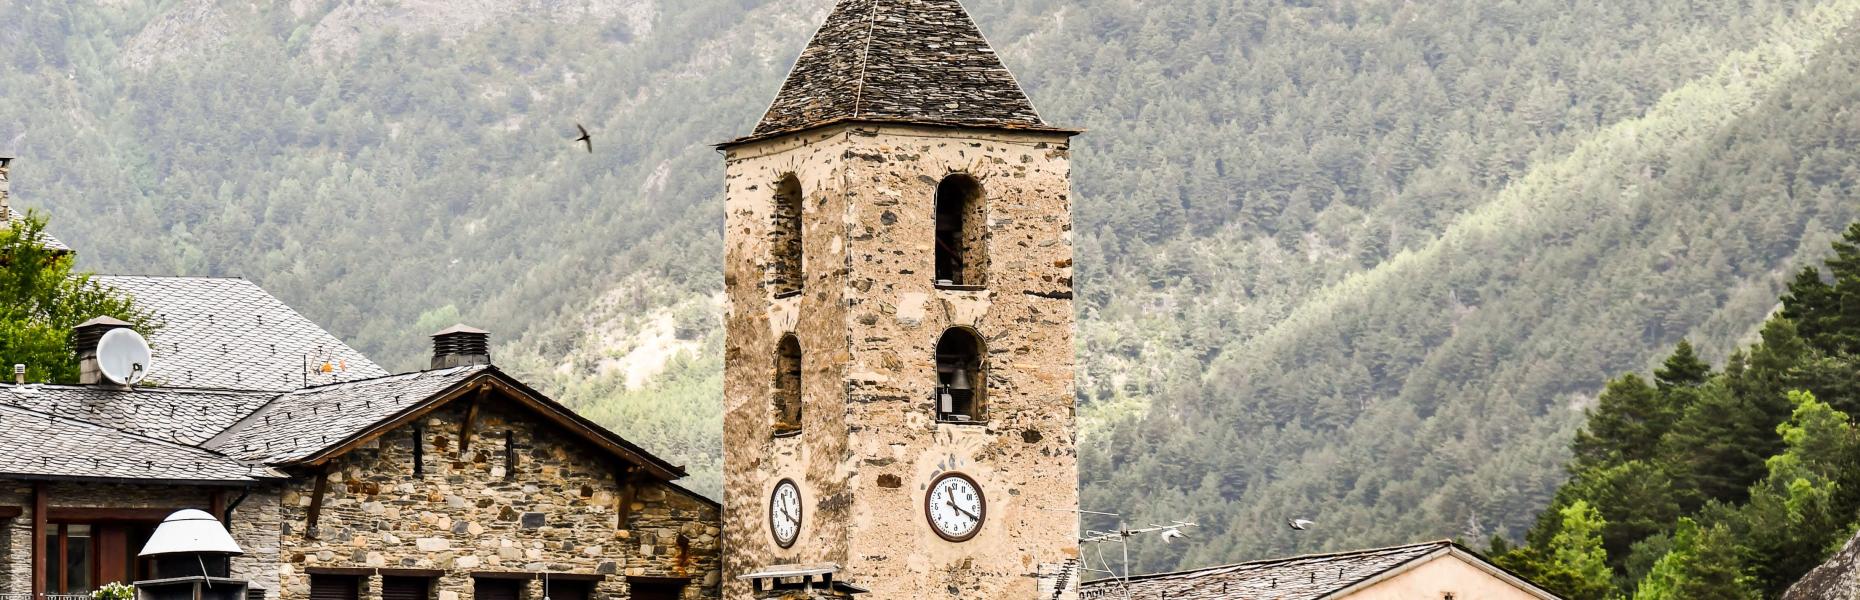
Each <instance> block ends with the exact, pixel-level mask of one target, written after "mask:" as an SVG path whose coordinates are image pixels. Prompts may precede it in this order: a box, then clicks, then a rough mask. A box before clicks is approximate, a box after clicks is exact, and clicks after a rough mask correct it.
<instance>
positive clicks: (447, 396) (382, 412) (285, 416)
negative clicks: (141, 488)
mask: <svg viewBox="0 0 1860 600" xmlns="http://www.w3.org/2000/svg"><path fill="white" fill-rule="evenodd" d="M491 388H495V389H498V390H500V391H502V392H504V393H505V396H506V397H508V398H511V399H515V400H517V401H518V402H517V404H520V405H524V406H527V407H528V408H529V409H531V410H533V411H535V412H537V413H539V414H541V415H543V416H544V417H546V418H550V419H551V420H553V421H555V423H556V424H557V425H559V426H561V427H563V428H564V429H566V430H567V431H568V433H570V434H574V435H576V436H577V437H581V438H582V439H583V440H584V441H586V442H589V443H591V444H592V445H594V446H596V447H599V448H601V449H602V450H604V451H607V452H609V453H610V454H613V455H616V456H617V457H619V458H621V459H622V460H624V461H627V462H630V463H633V464H637V465H640V466H642V467H644V468H645V469H646V470H647V471H648V472H650V473H651V474H652V475H653V476H654V477H657V478H659V479H662V480H665V481H671V480H674V479H679V478H682V477H684V476H685V471H684V469H683V468H682V467H679V466H677V465H673V464H671V463H667V462H665V461H664V459H661V458H659V457H657V456H654V455H653V454H652V453H651V452H647V451H646V450H645V449H643V448H640V447H639V446H637V445H634V444H633V443H632V442H628V441H626V440H625V439H623V438H621V437H620V436H619V435H618V434H615V433H613V432H612V431H608V430H607V429H606V428H605V427H601V426H600V425H597V424H595V423H594V422H592V421H589V420H587V419H586V418H583V417H581V416H580V415H577V414H575V412H574V411H571V410H569V409H568V408H566V407H564V406H562V405H560V404H557V403H556V402H555V401H554V400H551V399H549V398H548V397H547V396H544V395H542V394H541V393H539V392H537V391H535V390H533V389H530V388H529V387H528V386H525V385H523V384H522V383H521V382H518V381H516V380H515V379H514V378H511V377H509V376H507V375H505V374H504V373H503V372H502V371H499V370H497V368H496V367H491V366H471V367H458V368H453V369H444V370H439V371H425V372H420V373H410V374H406V375H395V376H392V377H383V378H380V379H370V380H365V381H352V382H345V383H339V384H332V385H327V386H322V387H315V388H308V389H303V390H298V391H295V392H291V393H288V394H283V395H280V396H278V397H277V398H276V399H274V400H272V401H271V402H269V403H267V404H265V406H264V407H263V408H260V409H258V410H257V411H256V412H253V413H252V414H251V415H250V416H247V417H246V418H244V419H242V420H240V421H239V422H238V423H236V424H234V425H233V426H231V427H229V428H227V430H226V431H224V432H222V433H221V434H220V435H218V436H215V437H214V438H213V439H211V440H208V441H207V442H206V443H204V444H203V446H204V447H206V448H208V449H212V450H216V451H219V452H223V453H226V454H227V455H230V456H233V457H236V458H239V459H242V460H247V461H254V462H263V463H266V464H270V465H274V466H293V465H300V464H315V463H320V462H322V461H325V460H328V459H330V458H334V457H336V456H340V455H342V454H343V453H345V452H346V451H347V450H349V449H351V448H353V447H354V446H356V445H358V444H360V443H362V442H366V441H367V440H370V439H374V438H375V437H378V436H379V435H381V434H383V433H386V432H388V431H392V430H394V429H397V428H399V427H400V426H402V425H404V424H406V423H407V422H409V421H411V420H412V419H415V418H418V417H420V416H421V415H424V414H426V413H429V412H431V411H433V410H436V409H438V408H439V407H441V406H444V405H446V404H448V403H450V402H451V401H453V400H456V399H458V398H459V397H461V396H463V395H464V393H465V392H466V391H468V390H471V389H491Z"/></svg>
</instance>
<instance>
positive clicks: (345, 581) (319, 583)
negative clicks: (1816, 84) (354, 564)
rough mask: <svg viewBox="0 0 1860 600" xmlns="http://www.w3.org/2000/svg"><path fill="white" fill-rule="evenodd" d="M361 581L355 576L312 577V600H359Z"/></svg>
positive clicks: (314, 575) (315, 575)
mask: <svg viewBox="0 0 1860 600" xmlns="http://www.w3.org/2000/svg"><path fill="white" fill-rule="evenodd" d="M360 583H361V579H360V578H358V577H355V576H353V575H317V574H312V575H310V600H359V599H360V598H361V585H360Z"/></svg>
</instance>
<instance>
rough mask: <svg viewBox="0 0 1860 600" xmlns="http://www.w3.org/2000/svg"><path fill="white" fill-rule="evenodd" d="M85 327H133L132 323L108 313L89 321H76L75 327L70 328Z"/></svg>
mask: <svg viewBox="0 0 1860 600" xmlns="http://www.w3.org/2000/svg"><path fill="white" fill-rule="evenodd" d="M86 327H112V328H114V327H134V325H130V324H129V323H127V322H124V321H123V320H121V319H117V318H115V317H111V316H109V315H104V316H101V317H97V318H94V319H91V320H89V321H85V322H83V323H78V325H77V327H73V328H72V329H84V328H86Z"/></svg>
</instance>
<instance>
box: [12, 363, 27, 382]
mask: <svg viewBox="0 0 1860 600" xmlns="http://www.w3.org/2000/svg"><path fill="white" fill-rule="evenodd" d="M13 383H14V384H15V385H26V365H24V364H17V365H13Z"/></svg>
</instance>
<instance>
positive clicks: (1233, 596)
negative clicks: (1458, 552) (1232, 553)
mask: <svg viewBox="0 0 1860 600" xmlns="http://www.w3.org/2000/svg"><path fill="white" fill-rule="evenodd" d="M1452 547H1453V543H1452V542H1445V541H1442V542H1430V543H1426V544H1415V545H1411V546H1396V547H1393V548H1379V549H1375V550H1363V551H1358V552H1344V553H1338V554H1319V555H1311V556H1300V557H1295V558H1286V559H1278V560H1266V561H1257V562H1249V563H1241V564H1237V565H1228V566H1223V567H1213V568H1208V569H1198V570H1194V571H1183V572H1179V573H1161V574H1156V575H1143V576H1138V577H1133V578H1131V580H1130V595H1129V600H1162V599H1163V598H1167V599H1169V600H1268V599H1270V600H1316V599H1318V598H1323V597H1325V596H1326V595H1328V594H1331V593H1334V592H1337V591H1339V590H1342V589H1344V588H1347V587H1350V586H1351V585H1354V584H1356V583H1357V582H1360V581H1363V580H1365V579H1369V578H1371V577H1374V576H1376V575H1379V574H1381V573H1384V572H1387V571H1389V570H1391V569H1394V568H1396V567H1400V566H1402V565H1403V564H1406V563H1408V562H1409V561H1413V560H1417V559H1420V558H1422V557H1425V556H1427V555H1430V554H1433V553H1435V552H1441V551H1445V550H1449V549H1451V548H1452ZM1122 591H1123V590H1122V589H1121V587H1120V586H1119V585H1118V582H1117V581H1115V580H1111V579H1100V580H1097V581H1091V582H1087V583H1085V584H1084V585H1083V586H1081V587H1080V590H1079V592H1080V593H1079V598H1080V600H1097V599H1108V598H1117V599H1118V600H1124V598H1125V596H1124V594H1123V593H1122Z"/></svg>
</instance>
